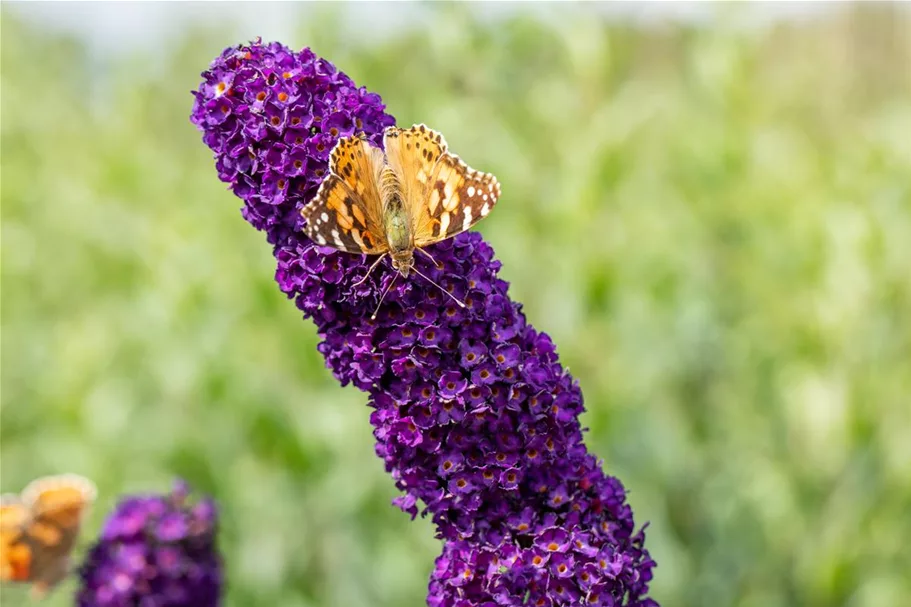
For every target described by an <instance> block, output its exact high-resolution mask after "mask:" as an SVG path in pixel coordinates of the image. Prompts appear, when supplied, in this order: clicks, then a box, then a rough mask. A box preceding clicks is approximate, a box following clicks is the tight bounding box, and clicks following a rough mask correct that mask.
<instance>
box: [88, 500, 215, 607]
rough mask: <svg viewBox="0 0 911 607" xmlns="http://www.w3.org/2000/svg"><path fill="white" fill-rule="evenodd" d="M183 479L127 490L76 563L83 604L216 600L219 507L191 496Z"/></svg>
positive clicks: (203, 605) (123, 606)
mask: <svg viewBox="0 0 911 607" xmlns="http://www.w3.org/2000/svg"><path fill="white" fill-rule="evenodd" d="M188 497H189V488H188V487H187V485H186V484H184V483H182V482H178V483H177V484H176V486H175V488H174V490H173V491H172V492H171V493H170V494H169V495H164V496H162V495H147V496H135V497H128V498H126V499H124V500H123V501H121V502H120V503H119V504H118V505H117V508H116V509H115V510H114V512H113V513H112V514H111V515H110V516H109V517H108V519H107V521H106V522H105V525H104V529H103V530H102V532H101V538H100V539H99V540H98V542H97V543H96V544H95V545H94V546H93V547H92V549H91V551H90V552H89V554H88V556H87V557H86V559H85V561H84V563H83V565H82V567H81V568H80V570H79V576H80V578H81V587H80V589H79V592H78V594H77V596H76V604H77V605H80V606H81V607H89V606H92V607H129V606H133V605H154V606H156V607H207V606H214V605H218V604H219V595H220V592H221V587H222V574H221V561H220V558H219V556H218V552H217V550H216V547H215V532H216V525H217V511H216V509H215V504H214V503H213V502H212V501H211V500H208V499H203V500H201V501H199V502H197V503H196V504H195V505H190V504H189V503H188V501H187V498H188Z"/></svg>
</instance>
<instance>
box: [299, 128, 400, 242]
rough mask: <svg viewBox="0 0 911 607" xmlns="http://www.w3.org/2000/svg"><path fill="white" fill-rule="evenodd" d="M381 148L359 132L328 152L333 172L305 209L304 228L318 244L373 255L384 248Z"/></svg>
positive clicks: (344, 138)
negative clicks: (362, 136)
mask: <svg viewBox="0 0 911 607" xmlns="http://www.w3.org/2000/svg"><path fill="white" fill-rule="evenodd" d="M383 165H384V162H383V152H382V151H380V150H379V149H377V148H374V147H373V146H371V145H370V144H369V143H368V142H367V141H366V140H364V139H362V138H360V137H343V138H342V139H340V140H339V142H338V143H337V144H336V146H335V147H334V148H333V149H332V153H331V154H330V156H329V174H328V175H327V176H326V178H325V179H323V182H322V183H321V184H320V187H319V190H318V191H317V193H316V196H315V197H314V198H313V200H311V201H310V202H309V203H308V204H307V205H306V206H305V207H304V208H303V209H301V215H303V216H304V219H306V220H307V223H306V224H305V225H304V233H305V234H307V236H308V237H309V238H310V239H311V240H313V241H314V242H316V243H317V244H319V245H325V246H329V247H334V248H336V249H339V250H342V251H347V252H348V253H367V254H370V255H373V254H378V253H383V252H385V251H386V248H387V244H386V239H385V238H384V237H383V220H382V217H383V215H382V213H383V211H382V201H381V199H380V194H379V187H378V183H379V176H380V172H381V171H382V170H383Z"/></svg>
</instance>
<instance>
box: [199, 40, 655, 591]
mask: <svg viewBox="0 0 911 607" xmlns="http://www.w3.org/2000/svg"><path fill="white" fill-rule="evenodd" d="M202 78H203V81H202V83H201V85H200V87H199V89H198V90H197V91H195V92H194V96H195V103H194V105H193V111H192V117H191V120H192V122H193V123H194V124H195V125H196V126H197V127H198V128H199V129H200V130H201V131H202V135H203V141H204V142H205V143H206V145H208V146H209V147H210V148H211V149H212V151H213V152H214V156H215V166H216V169H217V170H218V176H219V178H220V179H221V180H222V181H224V182H226V183H228V184H229V187H230V188H231V190H232V191H233V192H234V193H235V194H236V195H237V196H238V197H239V198H240V199H241V200H242V201H243V207H242V214H243V216H244V218H245V219H246V220H247V221H248V222H250V224H252V225H253V226H254V227H255V228H257V229H258V230H261V231H264V232H265V234H266V238H267V240H268V241H269V243H271V245H272V246H273V253H274V255H275V259H276V273H275V278H276V281H277V282H278V285H279V287H280V289H281V290H282V292H284V293H285V294H286V295H287V296H288V298H289V299H291V300H293V301H294V302H295V304H296V305H297V307H298V308H299V309H300V310H301V312H302V313H303V316H304V317H306V318H310V319H312V320H313V322H314V323H315V324H316V327H317V331H318V332H319V335H320V337H321V339H322V342H321V343H320V345H319V351H320V352H321V353H322V354H323V356H324V357H325V360H326V365H327V366H328V368H329V369H331V371H332V373H333V374H334V375H335V377H336V378H337V379H338V380H339V382H340V383H341V384H342V385H347V384H354V385H355V386H357V387H358V388H360V389H361V390H363V391H365V392H367V394H368V395H369V401H368V404H369V406H370V408H371V410H372V411H371V413H370V422H371V424H372V425H373V429H374V430H373V434H374V436H375V438H376V453H377V455H378V456H379V457H381V458H382V459H383V461H384V462H385V467H386V470H387V471H388V472H389V473H390V474H391V475H392V478H393V480H394V482H395V485H396V487H398V489H400V490H401V491H402V495H401V496H400V497H399V498H397V499H396V500H395V503H396V504H397V505H398V506H399V507H400V508H401V509H402V510H404V511H406V512H408V513H410V514H411V516H412V517H415V516H416V515H417V514H418V513H419V512H420V513H421V514H424V515H429V516H431V517H432V519H433V522H434V523H435V525H436V528H437V533H438V536H439V537H440V538H441V539H442V540H443V542H444V543H443V551H442V554H441V555H440V556H439V558H438V559H437V561H436V567H435V569H434V571H433V573H432V575H431V580H430V584H429V594H428V598H427V601H428V604H429V605H431V606H433V607H473V606H494V605H516V606H518V605H534V606H550V605H610V606H613V605H631V606H632V605H637V606H654V605H657V603H655V602H654V601H653V600H651V599H649V598H647V593H648V584H649V581H650V580H651V577H652V568H653V567H654V565H655V563H654V561H653V560H652V559H651V558H650V557H649V554H648V551H647V550H646V549H645V548H644V536H643V533H642V531H641V530H639V531H638V532H637V531H636V529H635V527H634V523H633V513H632V511H631V509H630V507H629V505H628V504H627V503H626V492H625V490H624V488H623V486H622V485H621V483H620V481H619V480H617V479H616V478H613V477H610V476H607V475H605V474H604V473H603V471H602V470H601V466H600V462H599V461H598V460H597V458H595V457H594V456H593V455H592V454H590V453H589V452H588V451H587V450H586V448H585V445H584V444H583V442H582V428H581V426H580V424H579V415H580V414H581V413H582V412H583V410H584V409H583V401H582V393H581V391H580V389H579V386H578V384H577V383H576V382H575V380H574V379H573V378H572V376H571V375H570V374H569V373H568V372H567V371H566V370H565V369H564V368H563V366H562V365H561V364H560V362H559V360H558V356H557V352H556V348H555V346H554V344H553V342H552V341H551V339H550V338H549V337H548V336H547V335H546V334H545V333H540V332H538V331H536V330H535V329H534V328H533V327H532V326H531V325H530V324H528V322H527V321H526V318H525V316H524V314H523V313H522V307H521V305H520V304H518V303H516V302H514V301H512V300H511V299H510V298H509V295H508V284H507V283H506V282H505V281H503V280H502V279H500V278H499V277H498V271H499V269H500V262H499V261H497V260H496V259H495V256H494V251H493V249H492V248H491V247H490V245H489V244H487V243H486V242H485V241H484V240H483V239H482V238H481V236H480V235H479V234H478V233H476V232H466V233H463V234H460V235H458V236H456V237H455V238H452V239H450V240H447V241H443V242H440V243H438V244H435V245H432V246H431V247H429V248H428V252H429V253H430V254H431V255H432V256H433V258H434V259H435V260H436V261H437V262H438V265H434V264H433V263H431V262H430V261H429V260H428V259H425V257H424V256H418V257H417V258H416V259H415V263H416V266H417V268H418V269H419V270H420V271H421V272H422V273H423V274H426V275H427V276H428V277H430V278H431V279H432V280H433V281H434V282H437V283H439V284H440V285H441V286H442V287H443V288H444V289H446V291H448V292H449V294H451V295H453V296H454V297H455V298H457V299H458V300H461V301H463V302H464V303H465V308H464V309H463V308H461V307H460V306H459V305H458V304H457V303H455V302H454V301H453V299H452V298H450V297H449V296H447V295H446V294H443V293H442V292H441V291H440V290H439V289H438V288H437V287H435V286H433V285H431V284H430V283H429V282H428V281H425V280H423V279H421V278H417V277H413V278H411V279H408V280H404V281H398V282H397V283H396V285H395V286H394V287H393V288H392V289H391V290H390V291H389V294H388V295H387V296H386V300H385V302H384V303H383V304H382V306H380V308H379V313H378V314H377V316H376V318H375V319H372V318H371V314H372V311H373V308H374V307H375V306H376V303H377V301H378V300H379V298H380V294H381V292H382V291H383V290H384V289H385V288H386V287H388V286H389V283H390V281H391V280H392V279H393V276H394V274H395V271H394V270H393V269H392V268H391V266H390V265H389V264H388V263H383V264H380V266H379V267H378V268H377V269H376V270H375V271H374V272H373V273H372V274H371V275H370V276H369V277H368V278H367V280H363V281H362V279H363V278H364V276H365V275H366V274H367V270H368V267H369V265H370V263H371V262H372V259H371V258H368V257H366V256H363V255H352V254H348V253H343V252H338V251H335V250H333V249H328V248H324V247H319V246H316V245H315V244H314V243H313V242H312V241H310V240H308V239H307V237H306V236H304V235H303V233H302V232H301V225H302V222H303V219H302V218H301V214H300V211H301V208H302V207H303V206H304V205H305V204H306V203H307V202H309V201H310V199H311V198H312V197H313V196H314V194H315V193H316V191H317V188H318V186H319V184H320V182H321V181H322V179H323V177H324V176H325V175H326V172H327V170H328V159H329V153H330V151H331V149H332V147H333V146H334V145H335V143H336V142H337V141H338V139H339V138H340V137H342V136H348V135H352V134H362V135H363V136H365V137H366V138H367V139H368V140H369V141H370V142H371V143H372V144H373V145H375V146H381V145H382V136H383V129H384V128H385V127H386V126H389V125H392V124H394V120H393V118H392V117H391V116H390V115H389V114H387V113H386V112H385V106H384V105H383V104H382V102H381V100H380V97H379V96H378V95H376V94H373V93H370V92H368V91H367V90H366V89H365V88H363V87H358V86H356V85H355V84H354V83H353V82H352V81H351V79H350V78H348V77H347V76H346V75H345V74H343V73H342V72H339V71H338V70H337V69H336V68H335V67H334V66H333V65H332V64H331V63H329V62H328V61H326V60H324V59H321V58H319V57H317V56H316V55H315V54H314V53H313V52H312V51H310V50H309V49H304V50H302V51H300V52H295V51H291V50H290V49H288V48H287V47H285V46H283V45H281V44H278V43H270V44H264V43H262V42H260V41H259V40H256V41H254V42H252V43H251V44H249V45H241V46H238V47H235V48H229V49H227V50H225V51H224V52H223V53H222V54H221V56H220V57H218V58H217V59H215V61H214V62H213V63H212V65H211V66H210V68H209V69H208V70H206V71H205V72H204V73H203V74H202ZM506 188H507V190H508V184H507V185H506ZM503 204H508V199H507V201H504V202H503Z"/></svg>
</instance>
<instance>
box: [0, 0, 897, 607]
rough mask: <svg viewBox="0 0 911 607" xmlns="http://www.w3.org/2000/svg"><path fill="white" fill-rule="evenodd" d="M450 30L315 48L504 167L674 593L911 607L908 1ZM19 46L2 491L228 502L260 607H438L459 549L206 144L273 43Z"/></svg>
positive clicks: (525, 253) (501, 215) (5, 287)
mask: <svg viewBox="0 0 911 607" xmlns="http://www.w3.org/2000/svg"><path fill="white" fill-rule="evenodd" d="M212 6H213V8H212V9H211V10H217V5H212ZM905 8H906V7H905ZM251 10H255V9H251ZM423 10H424V15H425V17H429V19H428V18H425V19H424V21H422V22H421V23H422V24H423V25H420V26H419V27H408V28H402V31H401V32H400V33H398V34H394V35H388V36H386V37H385V38H383V39H381V40H377V41H373V42H364V41H363V40H361V39H360V37H359V36H358V35H357V32H352V31H351V28H350V27H349V26H348V24H347V22H346V20H345V18H344V16H343V13H342V12H341V11H340V10H336V9H335V8H334V7H331V6H326V5H324V6H322V7H321V8H320V9H319V10H316V11H313V13H312V15H311V17H309V18H307V19H301V20H300V25H299V27H297V28H296V29H295V31H296V32H297V33H296V34H295V35H293V36H291V37H290V38H288V39H284V40H282V42H284V43H286V44H288V45H290V46H292V47H295V48H300V47H302V46H306V45H311V46H312V47H313V48H314V50H315V51H316V52H317V53H319V54H321V55H323V56H325V57H326V58H328V59H330V60H331V61H333V62H335V63H336V64H337V65H338V66H339V67H340V68H341V69H342V70H344V71H346V72H347V73H349V75H351V76H352V77H353V78H354V80H355V81H356V82H357V83H359V84H363V85H366V86H367V87H369V88H370V89H371V90H373V91H376V92H378V93H380V94H382V96H383V98H384V100H385V101H386V102H387V103H388V106H389V111H390V113H392V114H393V115H395V116H396V117H397V119H398V120H399V122H400V123H401V124H405V125H409V124H412V123H413V122H426V123H427V124H430V125H432V126H433V127H435V128H437V129H439V130H441V131H442V132H443V133H444V134H445V135H446V137H447V139H448V140H449V143H450V146H451V147H452V148H453V149H454V150H455V151H457V152H458V153H459V154H460V155H461V156H462V157H463V158H465V159H466V161H467V162H469V163H470V164H471V165H472V166H475V167H477V168H480V169H484V170H489V171H492V172H493V173H495V174H496V175H497V177H498V178H499V180H500V182H501V183H502V184H503V197H502V199H501V202H500V204H499V206H498V207H497V211H496V212H495V213H493V214H492V215H491V216H490V218H488V219H487V220H486V221H485V222H483V223H482V224H480V230H481V231H482V232H483V233H484V234H485V236H486V237H487V238H488V239H489V240H490V241H491V242H492V243H493V245H494V246H495V248H496V251H497V254H498V255H499V257H500V258H501V259H502V260H503V263H504V266H503V270H502V276H503V277H504V278H505V279H507V280H509V281H510V282H511V283H512V290H511V293H512V294H513V296H514V297H515V298H516V299H517V300H519V301H521V302H524V304H525V310H526V312H527V314H528V317H529V319H530V321H531V322H532V323H533V324H534V325H535V326H536V327H537V328H539V329H541V330H544V331H547V332H548V333H550V334H551V335H552V336H553V337H554V339H555V341H556V343H557V344H558V347H559V352H560V354H561V356H562V360H563V362H564V363H565V364H566V365H568V366H569V368H570V369H571V370H572V372H573V373H574V374H575V375H576V377H578V379H579V381H580V382H581V385H582V387H583V390H584V392H585V395H586V404H587V408H588V412H587V413H586V414H585V416H584V418H583V423H584V424H585V425H587V426H588V427H590V428H591V431H590V433H589V434H588V439H587V441H588V445H589V446H590V448H591V450H593V451H594V452H596V453H597V454H598V455H599V456H600V457H603V458H604V460H605V468H606V470H607V471H608V472H609V473H611V474H614V475H616V476H618V477H619V478H620V479H621V480H622V481H623V482H624V483H625V484H626V485H627V487H628V488H629V490H630V494H629V500H630V503H631V504H632V506H633V508H634V511H635V513H636V520H637V523H639V524H641V523H644V522H646V521H650V522H651V524H650V526H649V529H648V535H647V537H648V540H647V546H648V548H649V549H650V550H651V552H652V555H653V557H654V558H655V560H657V562H658V568H657V569H656V570H655V575H656V577H655V580H654V584H653V593H652V596H653V597H654V598H656V599H657V600H659V601H660V602H661V603H662V605H664V606H665V607H671V606H673V607H677V606H682V607H697V606H705V605H713V606H727V605H737V606H744V607H759V606H762V607H778V606H786V605H787V606H808V607H831V606H852V607H853V606H857V607H859V606H865V607H866V606H869V607H890V606H899V605H909V604H911V581H909V575H908V574H909V572H911V548H909V542H911V67H909V66H911V18H909V11H908V10H905V9H903V8H900V7H898V6H897V5H878V6H874V7H861V6H852V5H842V6H841V7H840V8H838V9H837V10H833V11H829V12H828V13H827V14H826V15H823V16H817V17H814V18H803V19H796V20H792V21H789V22H787V23H778V22H774V23H772V22H770V23H767V24H766V25H757V24H755V23H752V24H751V23H748V21H750V20H749V19H746V18H745V17H744V15H743V14H742V12H740V11H738V10H737V9H736V8H731V7H730V6H728V7H721V8H720V10H719V11H718V13H717V15H715V16H714V17H712V18H711V19H710V20H709V21H708V22H706V23H704V24H703V25H701V26H699V25H693V24H689V25H687V24H679V23H678V24H677V25H673V24H668V23H664V22H662V23H658V24H657V25H654V26H646V25H642V24H636V23H632V22H622V21H617V20H609V19H606V18H602V17H599V16H597V15H596V14H595V12H594V11H592V10H589V8H587V7H581V6H576V7H562V8H560V9H559V11H558V14H559V15H560V18H559V19H544V20H542V19H539V18H533V17H529V16H524V17H523V16H511V17H505V18H501V19H496V20H492V19H481V18H479V17H478V16H477V15H475V14H474V13H472V12H471V11H470V10H469V8H468V7H465V6H452V5H438V6H434V7H426V6H425V7H423ZM2 28H3V29H2V426H0V428H2V433H0V440H2V443H0V444H2V459H0V461H2V489H3V490H4V491H18V490H20V489H21V488H22V487H23V486H24V485H25V484H26V483H27V482H28V481H29V480H31V479H32V478H34V477H36V476H38V475H42V474H48V473H59V472H64V471H73V472H79V473H82V474H85V475H87V476H89V477H91V478H93V479H94V480H95V481H96V482H97V484H98V486H99V491H100V497H99V500H98V504H97V506H96V508H95V509H94V511H93V513H92V515H91V518H90V519H89V521H88V522H87V528H86V530H85V533H84V536H83V541H82V545H83V546H84V545H87V544H88V542H89V541H90V539H91V537H92V536H93V535H94V534H95V533H96V532H97V531H98V529H99V527H100V525H101V523H102V521H103V518H104V516H105V514H106V512H107V511H109V509H110V508H111V507H112V506H113V504H114V503H115V501H116V499H117V496H118V495H119V494H122V493H125V492H135V491H147V490H154V491H163V490H166V489H167V488H168V487H169V486H170V482H171V479H172V477H174V476H176V475H181V476H184V477H186V478H188V479H189V480H190V481H191V482H192V483H193V484H194V485H195V486H196V487H198V488H199V489H200V490H202V491H205V492H209V493H212V494H213V495H215V496H216V497H217V499H218V500H219V502H220V504H221V506H222V510H223V528H222V534H221V536H220V539H221V544H222V547H223V550H224V555H225V558H226V563H227V578H228V604H230V605H244V606H246V605H251V606H252V605H270V606H271V605H283V606H290V607H316V606H333V607H334V606H345V607H383V606H389V607H404V606H418V605H422V604H423V602H424V596H425V589H426V583H427V579H428V575H429V573H430V571H431V568H432V564H433V559H434V558H435V557H436V556H437V554H438V552H439V545H438V543H437V541H436V540H434V538H433V530H432V527H431V525H430V524H429V523H428V522H427V521H421V520H419V521H416V522H414V523H412V522H410V521H409V520H408V517H407V516H405V515H403V514H402V513H400V512H399V511H398V510H397V509H395V508H393V507H391V506H390V505H389V501H390V500H391V499H392V498H393V497H394V496H395V495H396V493H395V491H394V489H393V486H392V482H391V481H390V479H389V478H388V477H387V476H386V474H385V473H384V472H383V469H382V465H381V462H380V461H379V460H378V459H377V458H376V457H375V456H374V453H373V438H372V435H371V428H370V425H369V423H368V410H367V409H366V408H365V406H364V403H365V397H364V395H363V394H361V393H359V392H358V391H356V390H355V389H353V388H347V389H341V388H339V387H338V385H337V384H336V383H335V381H334V380H333V379H332V378H331V376H330V374H329V372H328V371H327V370H325V369H324V367H323V361H322V358H321V357H320V355H319V354H318V353H317V351H316V347H315V346H316V343H317V337H316V335H315V332H314V330H313V327H312V325H311V324H309V323H307V322H302V321H301V320H300V317H299V313H298V311H297V310H296V309H295V307H294V305H293V303H291V302H289V301H287V300H286V299H285V298H284V296H283V295H282V294H281V293H280V292H279V290H278V288H277V286H276V285H275V284H274V282H273V272H274V264H273V260H272V258H271V255H270V247H269V246H268V245H267V244H266V243H265V241H264V238H263V236H262V235H261V234H258V233H256V232H255V231H254V230H252V229H251V228H250V227H249V226H248V225H247V224H246V223H245V222H244V221H243V220H242V219H241V217H240V215H239V212H238V208H239V206H240V203H239V201H238V200H237V199H235V198H234V197H233V196H232V195H231V194H230V193H229V192H228V191H226V189H225V186H224V185H223V184H221V183H220V182H218V180H217V178H216V173H215V171H214V169H213V162H212V159H211V154H210V152H209V150H208V149H206V148H205V146H204V145H203V144H202V143H201V142H200V135H199V134H198V133H197V132H196V130H195V129H194V127H193V126H191V125H190V123H189V121H188V115H189V113H190V107H191V103H192V98H191V96H190V94H189V91H190V90H191V89H194V88H196V86H197V84H198V80H199V72H200V71H202V70H203V69H204V68H205V67H206V66H207V65H208V64H209V62H210V60H211V59H212V58H214V57H215V56H216V55H217V54H218V53H219V52H220V51H221V50H222V48H223V47H225V46H229V45H234V44H236V43H238V42H241V41H243V40H245V39H249V38H250V37H252V36H253V35H255V33H256V32H249V31H246V30H244V29H243V28H242V27H241V26H240V25H238V26H236V27H215V26H210V27H198V28H192V27H183V28H182V29H181V30H180V31H177V32H171V33H170V34H171V36H170V38H169V42H167V43H166V44H165V43H162V44H161V45H158V46H157V47H156V48H155V49H154V50H153V51H149V50H138V51H134V52H127V51H124V52H122V53H116V54H108V55H106V56H104V57H101V59H102V60H101V61H99V56H98V54H97V52H93V51H91V49H90V48H89V47H88V46H87V44H86V42H85V40H84V39H80V38H76V37H73V36H70V35H67V34H63V33H59V32H54V31H49V30H48V29H46V28H43V27H41V25H40V23H34V22H30V21H26V20H23V19H21V18H19V17H18V16H16V15H15V14H13V13H12V11H8V10H5V11H4V13H3V15H2ZM99 66H101V67H99ZM73 588H74V582H73V581H72V580H70V581H68V582H66V583H65V584H64V585H63V586H62V587H61V588H60V589H59V591H58V592H57V593H56V594H55V595H54V596H53V597H52V598H51V599H50V600H49V601H48V602H47V604H48V605H50V606H58V605H65V604H68V602H69V600H70V599H69V598H68V596H70V595H71V592H72V590H73ZM23 597H24V593H23V592H22V591H21V590H20V589H11V588H7V589H4V590H3V599H4V601H3V604H4V605H7V604H10V605H12V604H17V603H18V601H20V600H22V598H23Z"/></svg>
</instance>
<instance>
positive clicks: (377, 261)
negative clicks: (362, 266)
mask: <svg viewBox="0 0 911 607" xmlns="http://www.w3.org/2000/svg"><path fill="white" fill-rule="evenodd" d="M385 256H386V254H385V253H383V254H382V255H380V256H379V258H378V259H377V260H376V261H374V262H373V265H372V266H370V269H369V270H367V273H366V274H364V277H363V278H361V279H360V280H359V281H357V282H356V283H354V284H353V285H351V286H352V287H357V286H359V285H361V284H363V283H364V281H365V280H367V279H368V278H369V277H370V274H372V273H373V269H374V268H375V267H377V266H378V265H380V262H381V261H383V257H385Z"/></svg>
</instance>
